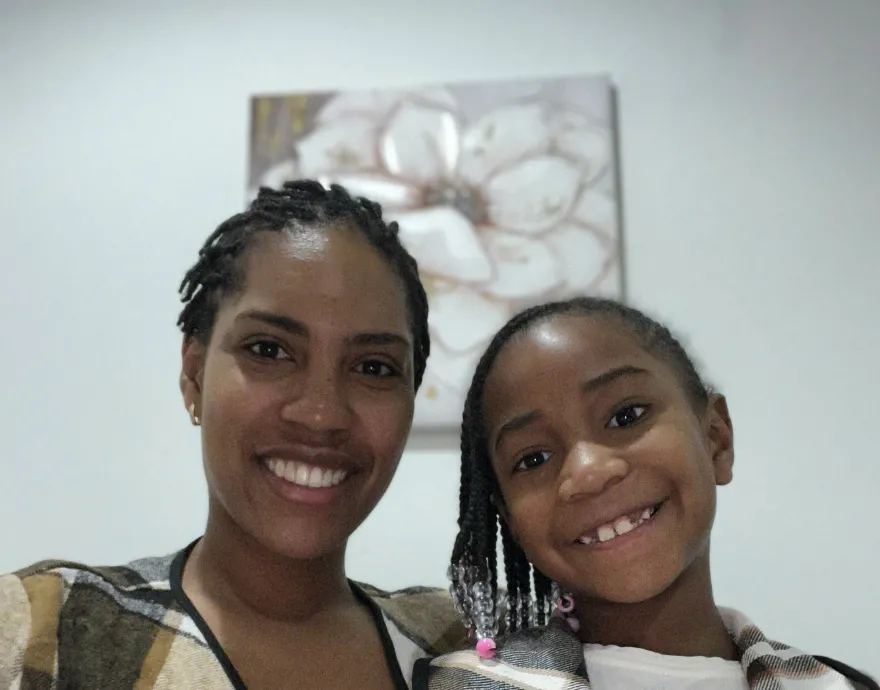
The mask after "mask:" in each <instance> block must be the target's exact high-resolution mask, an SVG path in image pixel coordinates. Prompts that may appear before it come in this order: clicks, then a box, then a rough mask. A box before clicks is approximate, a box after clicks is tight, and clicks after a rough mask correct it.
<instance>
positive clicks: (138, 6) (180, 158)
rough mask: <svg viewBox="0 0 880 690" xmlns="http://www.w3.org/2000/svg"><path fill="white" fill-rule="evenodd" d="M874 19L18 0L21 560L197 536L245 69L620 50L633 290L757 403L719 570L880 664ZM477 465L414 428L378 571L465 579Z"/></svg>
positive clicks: (375, 75) (14, 451)
mask: <svg viewBox="0 0 880 690" xmlns="http://www.w3.org/2000/svg"><path fill="white" fill-rule="evenodd" d="M248 4H249V5H250V8H248V7H247V5H248ZM878 30H880V4H878V3H876V2H872V1H871V0H862V1H858V0H850V1H842V0H836V2H834V3H832V2H831V0H827V1H825V2H823V1H821V0H743V1H742V2H734V1H732V0H730V1H725V0H693V1H691V2H688V1H686V0H679V1H666V2H660V1H658V0H644V1H629V0H614V1H610V0H609V1H606V2H586V1H585V0H570V1H558V2H555V3H554V2H547V3H545V4H544V6H543V8H542V9H539V3H536V2H526V1H525V0H491V1H490V0H484V1H482V2H473V1H472V0H455V1H452V0H445V1H444V2H442V3H440V2H436V3H414V2H406V1H405V0H400V1H399V2H393V1H392V0H384V1H381V2H380V1H379V0H372V1H371V2H360V1H359V0H349V2H331V1H329V0H324V1H323V2H320V3H318V2H309V3H306V2H291V1H290V0H287V1H284V2H276V3H270V2H250V3H245V2H241V3H232V2H225V3H222V2H208V1H207V0H188V1H187V2H181V3H177V2H171V1H162V2H152V3H145V2H124V1H121V0H120V1H117V2H110V1H109V0H108V1H107V2H100V1H99V0H80V1H79V2H76V3H73V2H68V1H67V0H63V1H62V0H55V1H53V2H38V1H35V0H30V1H28V0H13V1H12V2H10V0H5V2H4V3H3V6H2V8H0V100H2V108H0V218H2V230H0V238H2V242H0V252H2V257H3V260H2V263H0V265H2V270H0V315H2V330H0V361H2V363H3V365H4V375H3V385H2V388H0V434H2V443H3V453H2V459H0V525H3V528H2V536H0V571H2V570H8V569H11V568H13V567H18V566H21V565H24V564H25V563H27V562H29V561H33V560H36V559H38V558H43V557H47V556H63V557H71V558H76V559H80V560H86V561H91V562H118V561H124V560H127V559H129V558H132V557H136V556H139V555H144V554H150V553H163V552H167V551H171V550H174V549H176V548H178V547H180V546H182V545H183V544H184V543H186V542H187V541H188V540H189V539H191V538H193V537H195V536H196V535H198V534H199V531H200V529H201V527H202V524H203V520H204V511H205V504H206V502H205V497H204V494H205V491H204V486H203V479H202V474H201V467H200V462H199V450H198V446H197V437H196V434H195V433H194V432H193V431H192V429H191V428H190V426H189V423H188V421H187V418H186V414H185V412H184V410H183V407H182V405H181V402H180V400H179V398H178V392H177V374H178V348H179V338H178V335H177V332H176V330H175V328H174V321H175V317H176V313H177V308H178V303H177V301H176V293H175V289H176V287H177V283H178V280H179V279H180V278H181V275H182V273H183V271H184V270H185V268H186V267H187V266H188V265H189V263H190V262H191V261H192V260H193V259H194V257H195V254H196V251H197V249H198V247H199V245H200V244H201V242H202V240H203V239H204V237H205V236H206V234H207V233H208V232H209V231H210V230H212V229H213V228H214V226H215V225H216V224H217V223H218V222H219V221H220V220H221V219H223V218H224V217H225V216H227V215H228V214H231V213H232V212H234V211H236V210H238V208H239V206H240V204H241V203H242V195H243V191H242V190H243V186H244V182H245V160H246V136H247V131H248V120H247V117H248V97H249V95H250V94H252V93H254V92H277V91H282V92H283V91H289V90H302V89H313V88H314V89H324V88H328V87H335V86H339V87H365V86H391V85H407V84H412V83H424V82H438V81H444V80H459V79H476V78H480V79H483V78H496V77H497V78H506V77H527V76H551V75H559V74H570V73H580V72H608V73H610V74H611V75H612V76H613V78H614V80H615V82H616V83H617V85H618V87H619V90H620V110H621V112H620V122H621V130H622V141H621V145H622V165H623V186H624V194H625V202H626V218H625V220H626V247H627V268H628V281H629V283H628V288H629V295H630V297H631V299H632V300H633V301H634V302H635V303H636V304H640V305H643V306H647V307H649V308H650V309H652V310H654V311H656V312H659V313H660V314H663V315H664V316H666V317H667V318H668V319H669V320H670V322H671V323H672V324H673V325H674V326H675V327H676V328H678V329H679V330H682V331H684V332H686V333H687V334H688V335H689V337H690V342H691V344H692V346H693V347H694V348H695V350H696V352H697V354H698V355H699V357H700V359H702V360H703V361H705V362H708V363H709V364H710V366H709V373H710V374H711V376H712V377H713V379H714V380H715V381H716V382H718V383H719V384H721V385H723V387H724V389H725V391H726V392H727V393H728V394H729V397H730V403H731V406H732V412H733V415H734V419H735V422H736V428H737V432H738V434H737V450H738V473H737V478H736V481H735V482H734V484H733V485H732V486H731V487H729V488H726V489H724V490H723V495H722V499H721V509H720V515H719V519H718V523H717V527H716V534H715V540H714V544H713V548H714V563H715V565H714V567H715V578H716V583H717V594H718V598H719V600H720V601H722V602H725V603H731V604H735V605H737V606H738V607H740V608H742V609H744V610H746V611H747V612H748V613H749V614H750V615H752V617H754V618H756V619H757V621H758V622H759V623H760V624H762V625H763V626H764V627H765V628H766V629H767V630H768V631H769V632H770V633H771V634H772V635H775V636H778V637H780V638H782V639H786V640H789V641H791V642H794V643H797V644H799V645H801V646H804V647H807V648H809V649H811V650H814V651H817V652H821V653H825V654H829V655H837V656H838V657H841V658H843V659H844V660H845V661H847V662H849V663H851V664H856V665H861V666H862V667H864V668H867V669H869V670H871V671H873V672H875V673H880V642H878V639H877V634H876V623H877V621H878V619H880V596H878V595H877V570H878V567H880V539H878V536H877V530H878V520H877V508H876V496H877V493H878V490H880V469H878V468H880V454H878V451H877V442H876V432H872V431H871V428H872V427H873V426H874V425H876V423H877V406H876V398H877V393H878V390H880V372H878V364H877V359H876V353H877V341H878V338H880V308H878V306H877V304H876V302H877V298H878V296H880V270H878V263H880V261H878V255H880V234H878V232H877V222H878V218H880V201H878V199H880V194H878V193H877V180H878V162H880V128H878V125H877V112H878V111H880V77H878V74H880V72H878V64H880V48H878V47H877V45H878V43H877V40H876V35H877V32H878ZM431 448H433V450H431ZM456 472H457V459H456V453H455V440H454V439H442V438H441V439H428V440H426V439H415V440H414V441H413V444H412V447H411V450H410V451H409V452H408V455H407V457H406V459H405V462H404V463H403V466H402V469H401V471H400V475H399V477H398V479H397V480H396V482H395V484H394V485H393V487H392V489H391V492H390V494H389V496H388V498H387V499H386V500H385V502H384V503H383V504H382V506H381V507H380V508H379V509H378V510H377V511H376V513H375V514H374V515H373V517H371V519H370V520H369V521H368V523H367V524H366V525H365V527H364V528H363V529H362V530H361V532H360V533H359V534H358V535H357V536H356V537H355V539H354V542H353V546H352V552H351V559H350V566H351V572H352V574H353V575H354V576H355V577H359V578H361V579H366V580H372V581H375V582H377V583H378V584H382V585H386V586H396V585H404V584H407V583H412V582H423V583H434V584H443V583H444V572H445V559H446V554H447V549H448V547H449V545H450V542H451V539H452V536H453V529H454V518H455V515H454V503H455V500H454V497H455V494H456V483H457V477H456ZM404 516H405V517H404ZM389 565H393V570H389V569H388V567H389Z"/></svg>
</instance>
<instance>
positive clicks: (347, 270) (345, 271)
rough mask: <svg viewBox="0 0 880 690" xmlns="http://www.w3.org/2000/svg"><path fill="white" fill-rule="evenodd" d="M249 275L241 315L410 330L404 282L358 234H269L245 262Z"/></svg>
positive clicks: (332, 230)
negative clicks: (256, 311)
mask: <svg viewBox="0 0 880 690" xmlns="http://www.w3.org/2000/svg"><path fill="white" fill-rule="evenodd" d="M244 271H245V273H244V289H243V291H242V293H241V294H240V295H239V298H238V299H237V300H236V303H235V305H234V311H236V312H238V311H243V310H251V309H262V310H270V311H274V312H279V313H283V314H288V315H290V316H291V317H293V318H298V319H308V320H310V321H316V322H321V321H324V322H332V321H338V322H341V323H342V324H348V325H350V326H351V327H353V328H359V327H370V328H375V327H376V326H379V325H384V327H385V328H392V327H393V328H399V329H408V322H409V321H408V318H407V310H406V297H405V292H404V290H403V286H402V285H401V281H400V280H399V279H398V277H397V275H396V274H395V273H394V272H393V270H392V268H391V267H390V266H389V265H388V263H387V261H386V259H385V258H384V257H383V256H382V255H381V254H380V253H379V252H378V251H377V250H376V249H374V248H373V247H372V246H371V245H370V244H369V242H367V240H366V239H364V238H363V237H361V236H360V235H359V233H357V232H356V231H353V230H349V229H347V228H344V229H339V230H337V229H336V228H330V229H326V230H325V229H320V228H317V229H311V228H310V229H307V230H304V231H303V232H299V231H298V230H297V231H296V232H293V233H288V232H275V233H264V234H263V236H262V237H260V238H259V239H258V240H257V241H256V242H255V243H254V245H253V247H252V248H251V250H250V251H249V252H248V254H247V256H246V257H245V265H244ZM230 306H232V305H230Z"/></svg>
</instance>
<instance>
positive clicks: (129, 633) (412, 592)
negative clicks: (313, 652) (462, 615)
mask: <svg viewBox="0 0 880 690" xmlns="http://www.w3.org/2000/svg"><path fill="white" fill-rule="evenodd" d="M187 552H188V550H185V551H182V552H180V553H179V554H173V555H171V556H168V557H165V558H149V559H144V560H140V561H136V562H134V563H130V564H129V565H126V566H123V567H113V568H90V567H87V566H84V565H81V564H76V563H68V562H62V561H47V562H43V563H39V564H37V565H34V566H32V567H30V568H27V569H25V570H23V571H19V572H17V573H13V574H9V575H4V576H0V689H2V690H6V689H8V688H15V689H16V690H50V689H52V690H54V689H56V688H59V689H60V688H76V689H78V690H79V689H82V690H124V689H126V688H137V690H152V689H154V688H155V689H160V688H163V689H175V690H177V689H182V688H185V689H186V690H190V689H199V690H202V689H204V690H208V689H213V688H224V689H226V688H232V689H236V688H243V687H244V684H243V683H242V682H241V680H240V679H239V678H238V676H237V673H236V672H235V669H234V668H233V667H232V665H231V663H230V662H229V660H228V658H226V657H225V654H224V653H223V652H222V649H220V648H219V645H217V644H216V641H215V640H214V639H213V635H211V633H210V631H209V630H208V629H207V626H206V625H204V623H203V621H202V620H201V617H200V616H199V615H198V612H196V611H195V609H194V608H193V607H192V604H191V603H190V601H189V598H188V597H186V595H185V594H183V590H182V588H181V586H180V582H181V576H182V571H183V563H184V562H185V557H186V554H187ZM352 588H353V590H354V591H355V593H356V594H357V595H358V596H359V597H360V598H361V599H362V601H364V603H365V604H367V605H368V606H369V607H370V610H371V611H372V612H373V615H374V619H375V620H376V625H377V629H378V630H379V632H380V635H381V636H382V641H383V644H384V646H385V651H386V657H387V658H388V661H389V668H391V669H392V674H393V675H394V676H395V678H394V680H395V684H396V686H397V687H398V688H401V689H405V688H407V687H408V683H409V678H410V674H411V670H412V664H413V663H414V662H415V660H416V659H418V658H420V657H424V656H426V655H431V656H433V655H436V654H443V653H446V652H448V651H450V650H452V649H455V648H457V647H460V646H461V645H462V643H463V642H464V639H465V638H464V631H463V629H462V628H461V624H460V622H459V620H458V616H457V615H456V614H455V612H454V611H453V609H452V603H451V601H450V599H449V598H448V597H447V595H446V594H445V593H443V592H441V591H439V590H432V589H428V588H412V589H407V590H403V591H400V592H394V593H389V592H383V591H381V590H378V589H376V588H374V587H371V586H369V585H358V584H355V583H352Z"/></svg>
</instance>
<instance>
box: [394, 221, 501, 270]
mask: <svg viewBox="0 0 880 690" xmlns="http://www.w3.org/2000/svg"><path fill="white" fill-rule="evenodd" d="M387 220H396V221H397V222H398V223H400V239H401V241H402V242H403V244H404V246H405V247H406V248H407V249H408V250H409V251H410V253H412V255H413V256H414V257H415V258H416V261H418V263H419V270H420V271H423V272H426V273H434V274H437V275H440V276H444V277H447V278H451V279H453V280H456V281H460V282H465V283H469V282H482V281H486V280H489V279H490V278H491V277H492V265H491V263H490V262H489V257H488V256H487V255H486V252H485V250H484V249H483V245H482V244H480V240H479V239H478V238H477V236H476V234H475V233H474V227H473V225H471V222H470V221H469V220H468V219H467V218H465V217H464V216H463V215H462V214H461V213H459V212H458V211H457V210H456V209H454V208H450V207H446V206H435V207H433V208H427V209H421V210H418V211H403V212H398V213H389V214H387Z"/></svg>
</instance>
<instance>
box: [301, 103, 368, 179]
mask: <svg viewBox="0 0 880 690" xmlns="http://www.w3.org/2000/svg"><path fill="white" fill-rule="evenodd" d="M375 137H376V125H375V123H374V122H373V121H372V120H370V119H368V118H363V117H352V118H348V119H344V120H338V121H335V122H330V123H328V124H325V125H322V126H320V127H318V128H317V129H314V130H312V131H311V132H309V133H308V134H307V135H306V136H305V137H303V138H302V139H300V141H299V142H298V143H297V145H296V149H297V153H298V158H299V167H300V171H301V173H302V174H303V176H304V177H318V176H319V175H322V174H325V173H336V172H345V171H352V170H367V169H370V168H375V167H376V165H377V163H378V160H377V156H376V146H375V140H376V139H375Z"/></svg>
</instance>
